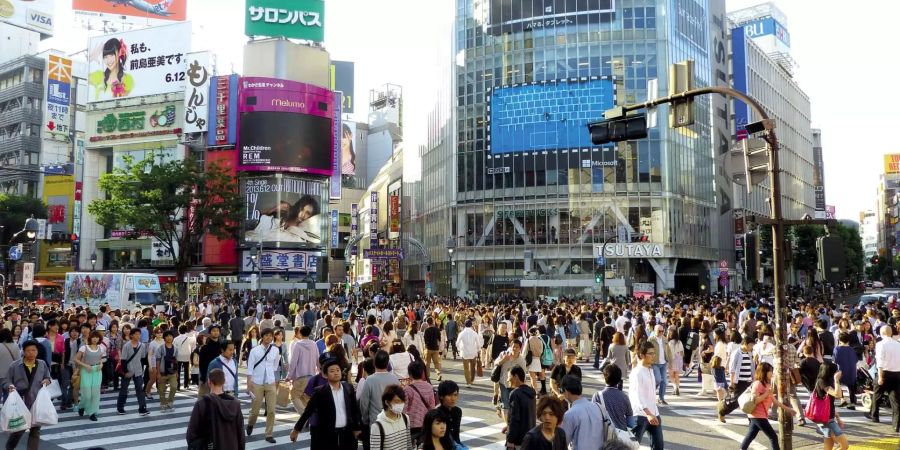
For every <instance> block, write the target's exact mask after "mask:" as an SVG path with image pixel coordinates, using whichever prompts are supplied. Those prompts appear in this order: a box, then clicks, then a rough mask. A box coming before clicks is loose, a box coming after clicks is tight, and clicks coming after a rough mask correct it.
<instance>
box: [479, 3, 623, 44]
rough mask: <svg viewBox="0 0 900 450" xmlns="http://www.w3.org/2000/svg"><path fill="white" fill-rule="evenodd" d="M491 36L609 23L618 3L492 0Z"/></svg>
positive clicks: (489, 28) (489, 26) (489, 30)
mask: <svg viewBox="0 0 900 450" xmlns="http://www.w3.org/2000/svg"><path fill="white" fill-rule="evenodd" d="M490 3H491V16H490V23H489V24H488V33H490V34H493V35H495V36H498V35H500V34H503V33H514V32H517V31H523V30H524V31H528V30H537V29H541V28H554V27H559V26H568V25H583V24H587V23H598V22H601V21H609V20H610V18H611V14H609V13H613V12H615V10H616V2H615V0H490Z"/></svg>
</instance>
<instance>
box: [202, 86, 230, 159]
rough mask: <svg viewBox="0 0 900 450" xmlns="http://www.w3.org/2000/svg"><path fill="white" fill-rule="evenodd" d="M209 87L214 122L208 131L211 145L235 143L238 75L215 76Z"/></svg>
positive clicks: (210, 108) (208, 141) (210, 107)
mask: <svg viewBox="0 0 900 450" xmlns="http://www.w3.org/2000/svg"><path fill="white" fill-rule="evenodd" d="M214 80H215V81H213V82H212V83H210V87H209V98H210V100H209V113H208V114H207V117H209V118H210V120H211V121H212V124H211V125H210V126H209V127H210V130H209V133H207V139H206V142H207V145H209V146H210V147H216V146H224V145H234V143H235V141H236V139H237V111H238V107H237V105H238V103H237V102H238V96H237V90H238V76H237V75H225V76H221V77H215V78H214Z"/></svg>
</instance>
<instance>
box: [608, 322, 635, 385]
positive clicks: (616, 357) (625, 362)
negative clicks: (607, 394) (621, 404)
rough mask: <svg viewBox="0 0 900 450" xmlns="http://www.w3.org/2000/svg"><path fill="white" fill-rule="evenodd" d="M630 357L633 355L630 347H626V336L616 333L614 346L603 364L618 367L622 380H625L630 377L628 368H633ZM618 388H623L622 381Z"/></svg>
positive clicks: (613, 339)
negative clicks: (629, 349) (629, 350)
mask: <svg viewBox="0 0 900 450" xmlns="http://www.w3.org/2000/svg"><path fill="white" fill-rule="evenodd" d="M630 357H631V354H630V353H629V352H628V347H626V346H625V335H624V334H622V333H619V332H618V331H616V333H615V334H613V338H612V344H610V345H609V347H608V348H607V350H606V359H605V360H604V363H603V364H604V365H608V364H614V365H616V366H617V367H618V368H619V370H620V371H621V372H622V378H625V377H627V375H628V368H629V367H631V360H630ZM607 361H608V363H607ZM618 387H619V389H621V388H622V386H621V380H620V383H619V386H618Z"/></svg>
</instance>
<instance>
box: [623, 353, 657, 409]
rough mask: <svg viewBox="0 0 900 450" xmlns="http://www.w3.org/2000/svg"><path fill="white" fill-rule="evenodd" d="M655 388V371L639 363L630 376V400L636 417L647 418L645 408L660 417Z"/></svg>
mask: <svg viewBox="0 0 900 450" xmlns="http://www.w3.org/2000/svg"><path fill="white" fill-rule="evenodd" d="M655 387H656V380H655V379H654V378H653V371H652V370H651V369H650V368H649V367H644V365H643V364H641V363H638V366H637V367H636V368H635V369H634V370H632V371H631V374H630V375H629V376H628V399H629V400H631V409H632V410H634V415H636V416H643V417H646V416H647V414H646V413H644V409H645V408H646V409H648V410H650V413H651V414H653V415H654V416H658V415H659V408H658V407H657V406H656V388H655Z"/></svg>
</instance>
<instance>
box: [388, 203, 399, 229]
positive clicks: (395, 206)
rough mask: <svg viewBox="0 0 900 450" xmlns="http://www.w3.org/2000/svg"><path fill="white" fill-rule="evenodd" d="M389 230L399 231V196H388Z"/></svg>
mask: <svg viewBox="0 0 900 450" xmlns="http://www.w3.org/2000/svg"><path fill="white" fill-rule="evenodd" d="M390 207H391V209H390V213H391V232H392V233H399V232H400V196H399V195H392V196H391V198H390Z"/></svg>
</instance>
